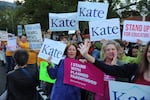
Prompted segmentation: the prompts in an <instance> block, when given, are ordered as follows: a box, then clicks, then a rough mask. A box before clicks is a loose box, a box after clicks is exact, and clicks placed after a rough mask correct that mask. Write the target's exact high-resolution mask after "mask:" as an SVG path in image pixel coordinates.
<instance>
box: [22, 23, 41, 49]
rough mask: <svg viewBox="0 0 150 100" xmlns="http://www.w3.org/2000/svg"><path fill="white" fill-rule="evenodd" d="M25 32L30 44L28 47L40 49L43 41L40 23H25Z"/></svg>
mask: <svg viewBox="0 0 150 100" xmlns="http://www.w3.org/2000/svg"><path fill="white" fill-rule="evenodd" d="M25 32H26V34H27V39H28V41H29V44H30V49H32V50H40V48H41V46H42V43H43V39H42V32H41V26H40V24H39V23H38V24H28V25H25Z"/></svg>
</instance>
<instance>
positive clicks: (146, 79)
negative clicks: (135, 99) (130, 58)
mask: <svg viewBox="0 0 150 100" xmlns="http://www.w3.org/2000/svg"><path fill="white" fill-rule="evenodd" d="M88 49H89V46H88V43H85V44H80V45H79V48H78V50H79V51H80V53H81V54H82V56H83V57H85V58H86V59H87V60H88V61H89V62H91V63H93V64H94V65H95V66H97V67H98V68H99V69H101V70H102V71H103V72H105V73H106V74H108V75H112V76H117V77H123V78H129V79H130V81H132V82H134V83H137V84H143V85H150V41H149V42H148V43H147V45H146V47H145V51H144V53H143V57H142V60H141V62H140V63H139V64H123V65H120V66H119V65H115V64H116V61H117V60H116V59H117V55H115V56H114V57H113V61H112V65H108V64H105V63H104V62H102V61H98V60H97V59H95V58H94V57H92V56H91V55H89V54H88Z"/></svg>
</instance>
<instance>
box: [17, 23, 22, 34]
mask: <svg viewBox="0 0 150 100" xmlns="http://www.w3.org/2000/svg"><path fill="white" fill-rule="evenodd" d="M17 31H18V36H21V35H22V25H17Z"/></svg>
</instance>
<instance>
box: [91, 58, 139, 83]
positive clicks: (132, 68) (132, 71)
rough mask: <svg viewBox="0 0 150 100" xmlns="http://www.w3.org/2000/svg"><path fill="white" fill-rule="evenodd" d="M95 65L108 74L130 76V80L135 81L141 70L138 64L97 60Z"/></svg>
mask: <svg viewBox="0 0 150 100" xmlns="http://www.w3.org/2000/svg"><path fill="white" fill-rule="evenodd" d="M94 65H95V66H97V67H98V68H99V69H101V70H102V71H103V72H104V73H106V74H108V75H111V76H115V77H121V78H128V79H129V82H134V80H135V78H136V77H137V76H138V72H139V67H138V64H123V65H120V66H118V65H107V64H105V63H103V62H102V61H98V60H95V63H94Z"/></svg>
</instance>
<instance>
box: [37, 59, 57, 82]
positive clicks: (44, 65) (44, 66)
mask: <svg viewBox="0 0 150 100" xmlns="http://www.w3.org/2000/svg"><path fill="white" fill-rule="evenodd" d="M47 67H48V63H47V62H45V61H41V62H40V80H41V81H45V82H48V83H55V81H56V79H51V77H50V76H49V75H48V72H47Z"/></svg>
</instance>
